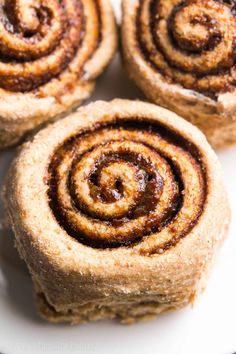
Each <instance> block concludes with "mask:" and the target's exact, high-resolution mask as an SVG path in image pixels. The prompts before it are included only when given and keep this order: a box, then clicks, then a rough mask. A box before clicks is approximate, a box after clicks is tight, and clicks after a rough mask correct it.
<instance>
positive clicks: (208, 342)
mask: <svg viewBox="0 0 236 354" xmlns="http://www.w3.org/2000/svg"><path fill="white" fill-rule="evenodd" d="M113 3H114V5H115V7H116V9H117V10H118V11H119V0H114V1H113ZM115 97H124V98H137V97H138V98H142V95H141V94H140V92H139V91H138V90H137V89H136V88H135V87H134V86H133V85H132V84H131V83H130V82H129V81H128V79H127V78H126V77H125V75H124V73H123V71H122V68H121V66H120V62H119V58H118V57H117V58H115V60H114V62H113V64H112V65H111V66H110V67H109V69H108V70H107V71H106V73H105V74H104V75H103V77H102V78H101V79H100V80H99V81H98V84H97V88H96V91H95V93H94V94H93V96H92V98H91V100H96V99H106V100H110V99H112V98H115ZM12 156H14V150H11V151H8V152H5V153H1V154H0V185H1V181H2V180H3V177H4V175H5V173H6V171H7V168H8V165H9V161H10V160H11V158H12ZM218 156H219V158H220V160H221V162H222V165H223V169H224V172H225V180H226V185H227V189H228V192H229V197H230V201H231V205H232V210H233V213H232V214H233V215H232V217H233V222H232V226H231V230H230V234H229V237H228V239H227V241H226V242H225V244H224V247H223V248H222V250H221V252H220V255H219V258H218V262H217V264H216V266H215V268H214V271H213V273H212V276H211V278H210V281H209V284H208V287H207V289H206V291H205V293H204V294H203V295H202V296H201V298H200V299H199V300H198V301H197V302H196V303H195V305H194V307H193V308H187V309H185V310H181V311H179V312H177V313H174V314H169V315H163V316H160V317H159V318H157V319H156V320H154V321H152V322H146V323H141V324H136V325H133V326H124V325H120V324H118V323H116V322H115V321H114V322H108V321H107V322H98V323H90V324H86V325H82V326H70V325H51V324H48V323H46V322H44V321H43V320H41V319H40V318H39V317H38V316H37V314H36V313H35V309H34V305H33V297H32V293H31V290H32V289H31V281H30V278H29V275H28V273H27V270H26V268H25V266H24V264H23V262H21V261H20V260H19V257H18V255H17V252H16V250H15V249H14V247H13V236H12V234H11V232H10V231H9V230H8V229H7V228H6V227H5V226H4V225H3V227H1V228H0V352H2V353H4V354H18V353H19V354H23V353H24V354H28V353H29V354H42V353H50V354H51V353H71V354H74V353H76V354H80V353H91V354H94V353H96V354H110V353H114V354H116V353H125V354H126V353H127V354H134V353H135V354H144V353H145V354H154V353H155V354H173V353H176V354H233V353H234V352H236V275H235V274H236V147H235V148H232V149H229V150H227V151H224V152H219V153H218ZM2 215H3V213H2V204H0V220H1V219H2Z"/></svg>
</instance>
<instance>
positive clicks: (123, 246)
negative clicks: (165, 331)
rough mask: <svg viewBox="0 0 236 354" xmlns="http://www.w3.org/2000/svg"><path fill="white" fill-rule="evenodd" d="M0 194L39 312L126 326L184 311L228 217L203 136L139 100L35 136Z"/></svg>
mask: <svg viewBox="0 0 236 354" xmlns="http://www.w3.org/2000/svg"><path fill="white" fill-rule="evenodd" d="M81 171H82V172H83V173H82V175H81ZM5 196H6V199H7V200H6V206H7V211H8V214H9V217H10V219H11V222H12V225H13V228H14V231H15V235H16V243H17V247H18V249H19V251H20V253H21V254H22V256H23V258H24V259H25V261H26V263H27V265H28V267H29V270H30V272H31V274H32V276H33V280H34V284H35V290H36V294H37V303H38V308H39V311H40V313H41V315H42V316H43V317H45V318H47V319H48V320H50V321H54V322H60V321H69V322H75V323H79V322H84V321H87V320H94V319H103V318H113V317H119V318H121V320H122V321H124V322H132V321H136V320H139V319H142V318H146V316H147V317H150V316H151V317H152V316H155V315H156V314H158V313H160V312H164V311H172V310H174V309H178V308H181V307H183V306H186V305H187V304H188V303H191V302H192V301H193V300H194V298H195V297H196V296H197V295H198V293H199V292H201V291H202V289H203V288H204V287H205V281H206V279H207V276H208V271H209V269H210V267H211V264H212V262H213V260H214V258H215V255H216V253H217V249H218V247H219V245H220V244H221V242H222V240H223V239H224V237H225V236H226V233H227V229H228V225H229V219H230V212H229V205H228V201H227V196H226V193H225V189H224V185H223V180H222V172H221V168H220V165H219V162H218V160H217V157H216V155H215V154H214V152H213V151H212V149H211V148H210V146H209V145H208V143H207V142H206V139H205V137H204V136H203V134H202V133H201V132H200V131H198V129H197V128H195V127H193V126H192V125H191V124H189V123H188V122H186V121H184V120H182V119H181V118H180V117H178V116H176V115H175V114H174V113H172V112H169V111H167V110H165V109H163V108H160V107H157V106H154V105H151V104H148V103H143V102H139V101H126V100H114V101H112V102H110V103H106V102H96V103H93V104H90V105H88V106H87V107H83V108H80V109H79V110H78V112H76V113H74V114H72V115H71V116H69V117H67V118H65V119H63V120H61V121H59V122H57V123H54V124H53V125H51V126H49V127H48V128H46V129H44V130H42V131H41V132H39V133H38V134H37V135H36V136H35V138H34V139H33V141H32V142H28V143H26V144H24V146H23V148H22V149H21V151H20V153H19V155H18V156H17V158H16V159H15V161H14V163H13V164H12V167H11V170H10V173H9V178H8V181H7V185H6V193H5ZM145 198H147V199H148V202H147V199H145ZM193 206H194V207H193ZM153 221H154V222H153ZM95 241H96V242H95Z"/></svg>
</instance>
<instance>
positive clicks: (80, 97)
mask: <svg viewBox="0 0 236 354" xmlns="http://www.w3.org/2000/svg"><path fill="white" fill-rule="evenodd" d="M96 2H97V5H96V6H97V9H98V10H97V11H99V13H100V15H99V16H100V24H99V26H100V31H101V33H100V39H99V43H98V45H97V47H96V48H95V50H93V53H91V54H90V56H89V58H87V59H86V61H85V62H84V65H83V67H82V75H81V73H80V75H79V77H77V76H76V70H78V68H77V67H76V63H75V60H73V59H72V61H71V62H70V63H69V65H67V67H66V68H65V69H63V70H61V73H60V75H57V76H56V77H53V78H51V80H49V81H48V82H46V84H44V85H41V86H39V87H36V89H34V90H30V91H28V92H17V90H16V92H11V91H8V90H5V89H4V88H0V150H1V149H3V148H6V147H8V146H10V145H13V144H16V143H17V142H19V140H21V139H22V137H23V136H25V134H26V133H28V132H30V131H32V130H33V129H34V130H35V128H38V127H40V126H42V125H44V124H45V123H47V122H49V121H54V120H56V119H58V118H60V117H62V116H65V115H66V114H68V113H70V112H71V111H73V110H74V109H75V108H76V107H78V106H79V105H80V104H81V102H82V101H84V100H85V99H87V98H88V97H89V96H90V95H91V92H92V91H93V89H94V85H95V79H96V78H97V77H98V76H99V75H100V74H101V73H102V72H103V71H104V69H105V67H106V66H107V64H108V63H109V62H110V60H111V59H112V57H113V55H114V53H115V51H116V48H117V29H116V23H115V18H114V13H113V9H112V7H111V4H110V2H109V1H107V0H91V1H90V0H89V1H88V3H87V5H88V9H86V11H88V10H89V7H90V6H91V4H92V3H96ZM21 5H24V6H26V7H27V6H28V7H29V6H30V5H29V4H28V3H27V2H26V3H23V2H22V4H21ZM87 5H86V6H87ZM78 6H79V4H78ZM85 8H86V7H85ZM27 10H28V8H27ZM85 15H86V16H90V18H91V19H92V20H93V14H88V13H86V14H85ZM28 20H29V23H30V21H31V18H29V19H28ZM22 21H23V19H22ZM90 22H91V20H90ZM89 26H90V27H91V23H90V24H89ZM92 26H93V27H94V28H95V27H96V25H95V23H93V24H92ZM92 30H93V29H92ZM92 30H91V28H90V29H89V31H90V32H91V31H92ZM14 35H15V34H14V33H13V34H12V36H13V37H14ZM88 35H89V36H90V33H88ZM86 38H87V37H86ZM89 41H91V39H89V38H88V39H85V40H84V43H85V44H83V52H84V53H85V54H86V51H89V50H90V49H89V45H90V44H91V43H89ZM80 52H81V45H80V46H79V48H78V50H77V53H76V58H77V57H78V55H80V56H81V58H82V54H81V53H80ZM85 54H83V56H84V55H85ZM49 55H53V53H52V54H51V53H49ZM42 60H43V58H42ZM76 60H77V61H78V60H79V59H76ZM80 60H81V61H82V62H83V60H84V59H80ZM27 64H29V65H31V62H30V61H29V62H27ZM9 65H10V64H9ZM14 65H18V66H19V65H21V64H20V63H16V64H14ZM14 65H13V66H12V70H14ZM2 70H4V68H3V69H2ZM39 70H40V63H39ZM80 71H81V68H80Z"/></svg>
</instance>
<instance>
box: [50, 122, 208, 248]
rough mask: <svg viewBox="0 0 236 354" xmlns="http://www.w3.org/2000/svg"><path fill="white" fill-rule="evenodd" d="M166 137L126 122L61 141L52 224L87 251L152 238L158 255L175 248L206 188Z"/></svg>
mask: <svg viewBox="0 0 236 354" xmlns="http://www.w3.org/2000/svg"><path fill="white" fill-rule="evenodd" d="M151 129H154V130H153V131H152V130H151ZM171 139H172V138H171V137H169V136H168V137H162V136H161V135H160V134H159V133H158V131H155V125H154V128H153V127H152V128H150V129H146V128H144V127H142V124H141V123H139V122H136V124H135V125H134V124H133V123H131V122H128V121H127V123H126V126H123V125H120V126H119V125H118V124H117V125H115V124H114V125H110V126H105V127H101V128H98V129H95V130H94V131H91V132H89V131H88V132H84V133H83V134H82V135H78V136H75V137H74V138H71V139H69V140H68V141H66V142H65V143H64V144H63V145H62V146H61V147H60V148H59V149H58V150H57V151H56V152H55V154H54V157H53V159H52V161H51V163H50V167H49V179H48V186H49V189H48V196H49V203H50V206H51V209H52V211H53V213H54V215H55V217H56V218H57V220H58V222H59V224H60V225H61V226H62V227H63V228H64V229H65V230H66V232H67V233H68V234H69V235H70V236H72V237H73V238H75V239H77V240H78V241H80V242H82V243H84V244H86V245H88V246H91V247H98V248H107V247H109V248H110V247H118V246H128V245H131V244H137V243H138V242H139V241H141V240H143V239H144V238H146V237H147V238H148V237H156V238H157V240H159V242H160V245H159V246H158V247H157V249H168V248H169V247H171V245H173V244H175V243H176V242H178V240H179V239H180V238H181V237H183V236H184V235H186V234H187V233H188V232H189V230H191V228H192V227H193V226H194V225H195V223H196V222H197V220H198V218H199V216H200V215H201V213H202V208H203V203H204V198H205V186H204V173H203V171H202V168H201V164H200V163H199V161H198V157H194V156H192V153H191V151H188V150H185V148H184V147H181V146H179V143H177V145H176V144H175V143H174V142H173V143H172V142H171ZM173 139H174V141H175V140H176V139H177V138H173ZM155 235H156V236H155ZM164 235H165V236H164ZM162 238H164V239H165V242H163V240H162ZM155 252H156V250H155Z"/></svg>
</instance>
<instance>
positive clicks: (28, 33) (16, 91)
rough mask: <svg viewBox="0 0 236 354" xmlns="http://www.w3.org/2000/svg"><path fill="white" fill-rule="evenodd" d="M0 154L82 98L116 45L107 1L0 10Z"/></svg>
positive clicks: (71, 0) (69, 0)
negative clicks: (5, 148) (3, 149)
mask: <svg viewBox="0 0 236 354" xmlns="http://www.w3.org/2000/svg"><path fill="white" fill-rule="evenodd" d="M0 13H1V23H0V27H1V33H2V34H1V35H0V43H1V54H0V55H1V58H0V79H1V80H0V81H1V83H0V97H1V98H0V149H1V148H3V147H6V146H9V145H12V144H14V143H16V142H17V141H18V140H19V139H20V138H21V137H22V136H23V135H24V134H25V133H26V132H28V131H30V130H32V129H34V128H35V127H38V126H39V125H41V124H42V123H45V122H47V121H49V120H50V119H54V118H58V117H60V116H62V115H65V114H66V113H68V112H70V111H71V110H72V109H74V108H75V107H77V106H78V105H79V104H80V103H81V101H83V100H84V99H86V98H88V97H89V95H90V94H91V91H92V90H93V88H94V80H95V79H96V77H97V76H98V75H99V74H100V73H101V72H102V71H103V70H104V68H105V66H106V65H107V64H108V62H109V61H110V60H111V58H112V56H113V54H114V52H115V50H116V45H117V34H116V25H115V19H114V14H113V11H112V8H111V5H110V3H109V1H107V0H86V1H84V0H63V1H62V2H60V3H58V1H55V0H53V1H50V2H47V1H44V0H41V1H39V0H38V1H36V2H35V1H33V2H32V4H31V2H29V1H27V2H25V1H24V0H11V1H9V2H8V3H7V5H4V4H2V5H1V6H0Z"/></svg>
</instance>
